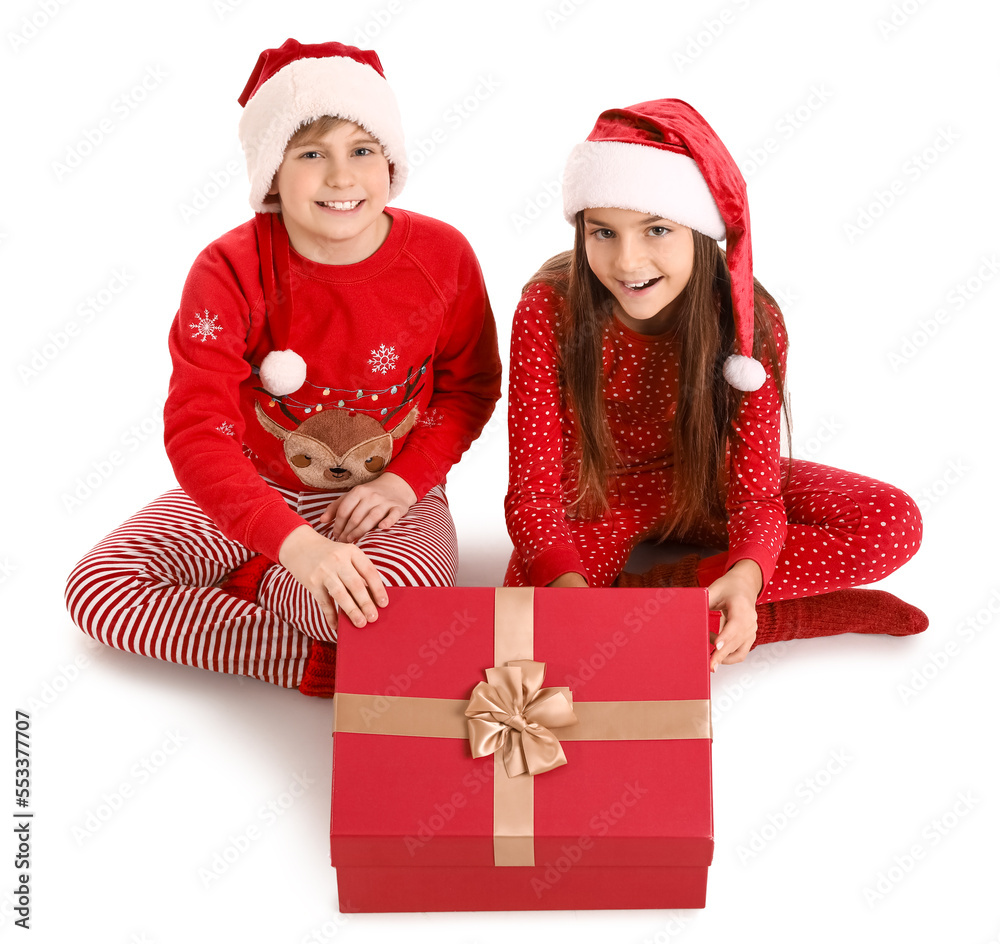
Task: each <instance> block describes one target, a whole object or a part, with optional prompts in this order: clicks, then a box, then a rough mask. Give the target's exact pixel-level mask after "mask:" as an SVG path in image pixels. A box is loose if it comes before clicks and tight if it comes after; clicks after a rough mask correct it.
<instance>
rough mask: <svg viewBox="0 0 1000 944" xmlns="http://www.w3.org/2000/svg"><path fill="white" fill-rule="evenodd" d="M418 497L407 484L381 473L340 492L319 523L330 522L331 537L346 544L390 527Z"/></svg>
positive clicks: (402, 480) (395, 477)
mask: <svg viewBox="0 0 1000 944" xmlns="http://www.w3.org/2000/svg"><path fill="white" fill-rule="evenodd" d="M416 500H417V496H416V494H415V493H414V491H413V489H412V488H410V485H409V483H408V482H407V481H406V480H405V479H402V478H400V477H399V476H398V475H394V474H393V473H392V472H383V473H382V474H381V475H380V476H379V477H378V478H377V479H374V480H373V481H371V482H366V483H365V484H364V485H355V486H354V488H352V489H351V490H350V491H349V492H345V493H344V494H343V495H339V496H338V497H337V498H335V499H334V500H333V501H332V502H330V504H329V505H328V506H327V509H326V511H324V512H323V514H322V515H321V516H320V519H319V520H320V522H321V523H322V524H329V523H330V522H331V521H332V522H333V539H334V540H335V541H342V542H344V543H345V544H349V543H352V542H354V541H356V540H357V539H358V538H360V537H362V536H364V535H365V534H367V533H368V532H369V531H371V529H372V528H376V527H377V528H381V529H382V530H383V531H384V530H386V529H387V528H391V527H392V526H393V525H394V524H395V523H396V522H397V521H399V519H400V518H402V517H403V515H405V514H406V513H407V512H408V511H409V510H410V506H411V505H413V504H414V502H416Z"/></svg>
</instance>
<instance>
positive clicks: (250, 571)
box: [218, 554, 274, 603]
mask: <svg viewBox="0 0 1000 944" xmlns="http://www.w3.org/2000/svg"><path fill="white" fill-rule="evenodd" d="M273 566H274V561H272V560H270V559H269V558H267V557H264V555H263V554H258V555H257V556H256V557H251V558H250V560H248V561H247V562H246V563H244V564H240V566H239V567H237V568H236V570H234V571H232V572H231V573H230V574H229V575H228V576H227V577H226V579H225V580H223V581H222V582H221V583H220V584H219V585H218V586H219V589H220V590H222V591H224V592H225V593H228V594H229V595H230V596H233V597H236V598H237V599H238V600H246V601H247V603H256V602H257V590H258V588H259V587H260V582H261V580H262V579H263V577H264V572H265V571H266V570H267V569H268V567H273Z"/></svg>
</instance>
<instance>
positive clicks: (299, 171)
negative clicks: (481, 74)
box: [270, 121, 391, 265]
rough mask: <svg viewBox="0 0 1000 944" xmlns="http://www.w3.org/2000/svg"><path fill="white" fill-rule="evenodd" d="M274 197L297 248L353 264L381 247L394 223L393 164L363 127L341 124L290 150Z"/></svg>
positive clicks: (337, 262)
mask: <svg viewBox="0 0 1000 944" xmlns="http://www.w3.org/2000/svg"><path fill="white" fill-rule="evenodd" d="M270 192H271V193H276V194H278V196H279V197H280V199H281V216H282V220H283V221H284V224H285V229H286V230H288V238H289V241H290V242H291V244H292V246H293V247H294V248H295V249H296V250H297V251H298V252H299V253H301V254H302V255H303V256H305V257H306V258H307V259H312V260H313V261H314V262H322V263H327V264H331V265H348V264H351V263H354V262H360V261H361V260H362V259H367V258H368V256H370V255H371V254H372V253H373V252H375V250H376V249H378V247H379V246H381V245H382V243H383V241H384V240H385V237H386V236H387V235H388V233H389V227H390V225H391V221H390V219H389V217H388V216H386V215H384V214H383V212H382V211H383V210H385V205H386V202H387V201H388V199H389V162H388V161H387V160H386V158H385V155H384V153H383V151H382V145H381V144H379V143H378V141H376V140H375V139H374V138H373V137H372V136H371V135H370V134H369V133H368V132H367V131H365V130H364V128H361V127H359V126H358V125H356V124H354V123H353V122H350V121H343V122H340V123H338V124H337V125H336V126H335V127H333V128H332V129H331V130H329V131H327V132H326V133H325V134H323V135H319V136H316V137H314V138H307V139H306V140H305V141H303V142H301V143H299V144H297V145H296V146H294V147H293V146H290V147H288V148H287V149H286V150H285V157H284V160H282V162H281V166H280V167H279V168H278V172H277V173H276V174H275V175H274V182H273V183H272V185H271V190H270Z"/></svg>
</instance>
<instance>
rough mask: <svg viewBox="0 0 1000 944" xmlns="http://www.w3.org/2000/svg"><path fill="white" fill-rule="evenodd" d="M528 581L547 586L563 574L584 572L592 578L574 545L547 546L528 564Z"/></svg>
mask: <svg viewBox="0 0 1000 944" xmlns="http://www.w3.org/2000/svg"><path fill="white" fill-rule="evenodd" d="M527 570H528V581H529V582H530V584H531V586H533V587H547V586H548V585H549V584H550V583H552V581H553V580H555V579H556V577H560V576H562V575H563V574H570V573H577V574H583V576H584V577H586V578H587V580H588V582H589V580H590V577H589V575H588V574H587V569H586V568H585V567H584V566H583V559H582V558H581V557H580V554H579V552H578V551H577V549H576V548H575V547H573V546H572V545H566V544H563V545H558V546H554V547H547V548H545V550H544V551H542V552H541V554H539V555H538V556H537V557H536V558H535V559H534V560H533V561H532V562H531V563H530V564H529V565H528V568H527Z"/></svg>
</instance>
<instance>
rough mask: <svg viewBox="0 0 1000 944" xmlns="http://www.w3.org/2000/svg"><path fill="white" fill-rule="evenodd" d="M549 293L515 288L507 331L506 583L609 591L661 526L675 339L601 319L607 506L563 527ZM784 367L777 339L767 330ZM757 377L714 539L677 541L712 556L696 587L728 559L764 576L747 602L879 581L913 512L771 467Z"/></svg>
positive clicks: (894, 497)
mask: <svg viewBox="0 0 1000 944" xmlns="http://www.w3.org/2000/svg"><path fill="white" fill-rule="evenodd" d="M561 303H562V299H561V298H560V296H559V295H558V294H557V293H556V292H555V290H554V289H552V288H551V287H550V286H547V285H544V284H542V283H535V284H533V285H530V286H528V288H527V289H526V290H525V293H524V295H523V296H522V298H521V302H520V305H519V306H518V309H517V312H516V314H515V316H514V325H513V331H512V334H511V358H510V392H509V402H508V422H509V431H510V433H509V435H510V481H509V487H508V491H507V497H506V502H505V509H506V516H507V528H508V531H509V532H510V536H511V540H512V541H513V543H514V554H513V556H512V557H511V561H510V564H509V566H508V569H507V575H506V578H505V581H504V582H505V584H506V585H508V586H525V585H528V586H545V585H547V584H549V583H551V582H552V581H553V580H555V579H556V578H557V577H559V576H560V575H561V574H565V573H570V572H576V573H580V574H583V575H584V576H585V577H586V578H587V581H588V583H589V584H590V585H591V586H594V587H606V586H610V585H611V583H612V582H613V581H614V579H615V577H617V575H618V574H619V573H620V572H621V570H622V568H623V567H624V564H625V561H626V560H627V559H628V556H629V554H630V553H631V552H632V550H633V548H634V547H635V546H636V544H638V543H639V542H640V541H641V540H643V538H644V537H647V536H650V535H651V534H652V533H654V532H655V531H656V529H657V528H658V526H661V525H662V524H663V522H666V521H669V519H670V515H671V507H672V500H671V496H672V489H673V454H672V438H673V423H674V415H675V412H676V409H677V397H678V378H679V363H678V352H679V343H678V342H677V341H675V340H674V338H673V337H672V335H670V334H669V333H668V334H660V335H642V334H638V333H636V332H634V331H632V330H630V329H629V328H627V327H626V326H625V325H623V324H621V323H620V322H619V321H618V320H617V319H613V320H612V322H611V325H610V327H609V328H608V330H607V332H606V334H605V338H604V370H605V378H606V380H605V404H606V409H607V414H608V421H609V424H610V427H611V432H612V436H613V438H614V442H615V445H616V446H617V449H618V452H619V455H620V459H621V462H620V464H619V465H618V467H617V468H616V470H615V472H614V481H613V483H612V486H611V488H610V492H609V500H610V504H611V509H610V511H609V512H607V513H606V514H605V515H603V516H602V517H601V518H598V519H589V520H585V519H579V518H573V517H570V516H569V515H568V514H567V508H568V506H569V504H570V503H571V502H572V500H573V498H574V497H575V488H576V482H575V474H576V463H575V461H574V460H573V458H572V456H573V452H574V446H575V443H576V429H575V420H574V417H573V414H572V410H570V409H569V408H568V407H567V406H566V404H565V402H564V398H563V395H562V393H561V390H560V385H559V378H558V349H557V343H556V338H555V321H556V314H557V311H558V308H559V306H560V305H561ZM775 340H776V342H777V347H778V351H779V357H780V358H781V361H782V369H784V359H785V350H786V344H787V341H786V336H785V332H784V327H783V325H782V324H781V322H780V319H776V320H775ZM764 366H765V369H766V370H767V373H768V379H767V381H766V382H765V383H764V385H763V386H762V387H761V388H760V389H759V390H757V391H754V392H752V393H748V394H747V395H746V396H745V397H744V400H743V403H742V405H741V407H740V410H739V412H738V414H737V417H736V420H735V423H734V426H733V430H732V435H731V439H730V468H729V491H728V495H727V499H726V508H727V513H728V524H727V528H726V532H725V533H723V532H720V531H719V530H717V529H713V528H712V527H711V526H710V525H709V524H708V523H707V522H706V523H704V525H703V526H702V527H700V528H697V529H695V530H694V531H693V532H691V533H689V534H686V535H682V536H679V539H683V540H685V541H689V542H691V543H698V544H704V545H708V546H715V547H726V546H728V550H727V551H726V553H724V554H719V555H717V556H715V557H710V558H707V559H706V560H705V561H703V562H702V565H701V567H700V568H699V572H698V580H699V583H700V584H701V585H703V586H707V585H708V584H709V583H711V582H712V580H714V579H716V578H717V577H719V576H720V575H721V574H723V573H724V572H725V571H726V570H728V569H729V568H730V567H731V566H732V565H733V564H735V563H736V562H737V561H739V560H744V559H750V560H753V561H755V562H756V563H757V564H758V565H759V566H760V569H761V573H762V574H763V577H764V589H763V592H762V594H761V597H760V598H759V599H760V602H767V601H769V600H779V599H790V598H793V597H803V596H810V595H812V594H817V593H825V592H828V591H831V590H837V589H843V588H845V587H850V586H857V585H858V584H861V583H870V582H872V581H874V580H879V579H881V578H882V577H884V576H886V575H887V574H889V573H891V572H892V571H893V570H895V569H896V568H897V567H899V566H900V565H901V564H902V563H904V562H905V561H906V560H908V559H909V558H910V557H911V556H912V555H913V554H914V553H915V552H916V550H917V548H918V547H919V544H920V535H921V522H920V513H919V511H918V510H917V508H916V505H915V504H914V502H913V501H912V500H911V499H910V498H909V497H908V496H907V495H906V494H905V493H903V492H900V491H899V490H898V489H895V488H893V487H892V486H890V485H886V484H885V483H883V482H878V481H876V480H874V479H870V478H866V477H864V476H860V475H855V474H853V473H850V472H843V471H841V470H839V469H833V468H830V467H828V466H823V465H819V464H817V463H814V462H807V461H804V460H799V459H796V460H795V461H794V462H793V463H792V466H791V475H790V477H789V476H787V475H786V473H787V470H788V460H787V459H784V458H780V456H779V447H780V402H779V399H778V392H777V388H776V386H775V384H774V381H773V379H772V376H771V374H772V371H771V366H770V364H769V363H768V362H767V361H766V360H765V362H764Z"/></svg>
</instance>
